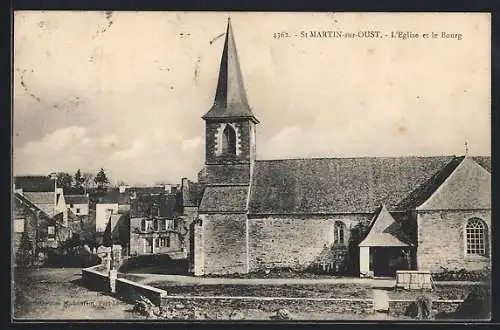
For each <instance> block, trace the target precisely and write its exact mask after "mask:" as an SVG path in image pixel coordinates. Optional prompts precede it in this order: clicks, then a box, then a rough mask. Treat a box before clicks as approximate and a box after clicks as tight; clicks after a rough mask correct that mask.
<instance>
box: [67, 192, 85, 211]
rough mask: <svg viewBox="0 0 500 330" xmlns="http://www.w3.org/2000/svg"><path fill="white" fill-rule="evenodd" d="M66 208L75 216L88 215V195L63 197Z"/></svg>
mask: <svg viewBox="0 0 500 330" xmlns="http://www.w3.org/2000/svg"><path fill="white" fill-rule="evenodd" d="M64 200H65V202H66V206H67V207H68V208H69V209H70V210H71V212H73V213H74V214H75V215H77V216H88V215H89V195H88V194H85V195H65V196H64Z"/></svg>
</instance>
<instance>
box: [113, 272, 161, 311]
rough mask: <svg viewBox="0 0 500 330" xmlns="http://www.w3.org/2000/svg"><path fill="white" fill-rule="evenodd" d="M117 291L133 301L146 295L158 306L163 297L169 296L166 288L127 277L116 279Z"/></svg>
mask: <svg viewBox="0 0 500 330" xmlns="http://www.w3.org/2000/svg"><path fill="white" fill-rule="evenodd" d="M116 293H117V294H118V295H119V296H121V297H123V298H125V299H128V300H130V301H131V302H133V301H135V299H137V298H138V297H139V296H144V297H146V298H148V299H149V300H150V301H151V302H152V303H153V304H155V305H157V306H160V304H161V302H162V299H163V298H164V297H166V296H167V291H165V290H161V289H157V288H154V287H152V286H149V285H144V284H139V283H136V282H133V281H130V280H127V279H125V278H117V279H116Z"/></svg>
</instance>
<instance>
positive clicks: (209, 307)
mask: <svg viewBox="0 0 500 330" xmlns="http://www.w3.org/2000/svg"><path fill="white" fill-rule="evenodd" d="M184 304H189V306H190V307H191V308H195V309H200V310H204V311H207V312H210V311H213V312H217V311H218V310H221V309H227V308H229V309H233V310H241V309H259V310H262V311H265V312H274V311H276V310H277V309H279V308H286V309H287V310H289V311H290V312H291V313H298V312H317V311H322V312H327V313H354V314H362V313H365V314H366V313H373V299H340V298H339V299H333V298H330V299H328V298H275V297H222V296H211V297H201V296H198V297H197V296H165V297H163V298H162V299H161V306H162V307H165V308H167V307H174V306H183V305H184Z"/></svg>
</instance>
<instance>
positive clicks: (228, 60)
mask: <svg viewBox="0 0 500 330" xmlns="http://www.w3.org/2000/svg"><path fill="white" fill-rule="evenodd" d="M202 118H203V119H205V120H210V119H222V118H232V119H234V118H246V119H250V120H252V121H253V122H255V123H258V122H259V121H258V120H257V119H256V118H255V116H254V115H253V113H252V110H251V109H250V106H249V105H248V101H247V95H246V91H245V86H244V84H243V77H242V74H241V68H240V62H239V59H238V52H237V51H236V43H235V41H234V34H233V29H232V26H231V21H230V20H228V22H227V30H226V38H225V41H224V48H223V51H222V57H221V62H220V68H219V80H218V82H217V90H216V92H215V99H214V104H213V106H212V108H211V109H210V110H209V111H208V112H207V113H206V114H205V115H204V116H203V117H202Z"/></svg>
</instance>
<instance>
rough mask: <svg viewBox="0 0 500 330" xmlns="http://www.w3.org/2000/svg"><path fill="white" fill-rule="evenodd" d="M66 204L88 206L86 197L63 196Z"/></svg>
mask: <svg viewBox="0 0 500 330" xmlns="http://www.w3.org/2000/svg"><path fill="white" fill-rule="evenodd" d="M64 200H65V201H66V204H88V203H89V197H88V196H87V195H65V196H64Z"/></svg>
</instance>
